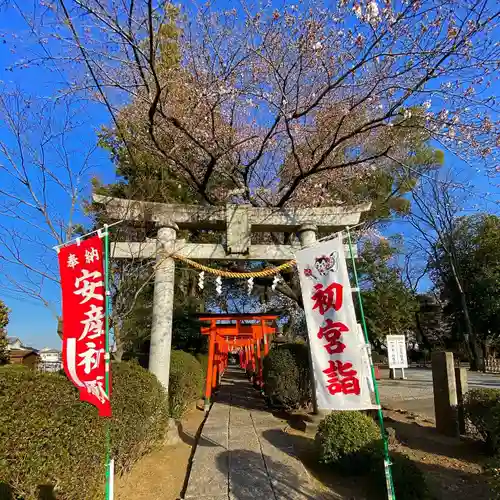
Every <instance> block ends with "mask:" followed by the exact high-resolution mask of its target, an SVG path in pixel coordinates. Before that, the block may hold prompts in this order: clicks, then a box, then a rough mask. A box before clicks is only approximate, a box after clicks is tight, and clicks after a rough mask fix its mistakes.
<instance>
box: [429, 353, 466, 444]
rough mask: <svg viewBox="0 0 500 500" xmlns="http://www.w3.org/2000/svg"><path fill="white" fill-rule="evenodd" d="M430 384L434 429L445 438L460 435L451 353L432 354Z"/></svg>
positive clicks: (453, 365)
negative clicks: (434, 418) (434, 417)
mask: <svg viewBox="0 0 500 500" xmlns="http://www.w3.org/2000/svg"><path fill="white" fill-rule="evenodd" d="M432 384H433V388H434V411H435V415H436V429H437V431H438V432H439V433H441V434H444V435H446V436H452V437H457V436H459V435H460V433H459V425H458V399H457V386H456V382H455V364H454V361H453V353H451V352H434V353H432Z"/></svg>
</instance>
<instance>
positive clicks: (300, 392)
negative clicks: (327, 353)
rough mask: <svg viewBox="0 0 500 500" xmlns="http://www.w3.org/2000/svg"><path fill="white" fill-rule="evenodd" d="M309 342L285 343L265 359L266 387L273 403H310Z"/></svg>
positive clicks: (289, 404) (292, 405) (289, 405)
mask: <svg viewBox="0 0 500 500" xmlns="http://www.w3.org/2000/svg"><path fill="white" fill-rule="evenodd" d="M307 349H308V347H307V345H306V344H283V345H281V346H279V347H276V348H274V349H271V351H270V352H269V354H268V355H267V356H266V358H265V359H264V364H263V377H264V390H265V392H266V395H267V396H268V397H269V398H270V399H271V401H272V402H277V403H280V404H282V405H283V406H284V407H285V408H287V409H293V408H298V407H300V406H305V405H307V404H308V403H309V402H310V400H311V381H310V370H309V355H308V351H307Z"/></svg>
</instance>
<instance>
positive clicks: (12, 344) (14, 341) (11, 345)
mask: <svg viewBox="0 0 500 500" xmlns="http://www.w3.org/2000/svg"><path fill="white" fill-rule="evenodd" d="M14 349H24V346H23V343H22V342H21V339H20V338H18V337H7V350H8V351H12V350H14Z"/></svg>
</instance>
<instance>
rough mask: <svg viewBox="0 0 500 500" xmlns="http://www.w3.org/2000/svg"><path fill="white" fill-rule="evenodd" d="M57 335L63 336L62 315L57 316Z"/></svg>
mask: <svg viewBox="0 0 500 500" xmlns="http://www.w3.org/2000/svg"><path fill="white" fill-rule="evenodd" d="M57 335H59V337H60V338H61V340H62V338H63V319H62V316H58V317H57Z"/></svg>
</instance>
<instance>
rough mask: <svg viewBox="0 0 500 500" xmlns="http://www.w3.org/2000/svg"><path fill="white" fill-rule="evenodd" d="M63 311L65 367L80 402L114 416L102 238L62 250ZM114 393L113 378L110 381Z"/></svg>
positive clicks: (93, 238)
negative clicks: (108, 367) (108, 370)
mask: <svg viewBox="0 0 500 500" xmlns="http://www.w3.org/2000/svg"><path fill="white" fill-rule="evenodd" d="M59 269H60V272H61V288H62V310H63V352H62V356H63V364H64V371H65V372H66V375H67V376H68V378H69V379H70V380H71V381H72V382H73V384H74V385H75V386H76V387H77V388H78V390H79V391H80V399H81V400H82V401H86V402H87V403H90V404H92V405H94V406H96V407H97V408H98V410H99V415H100V416H102V417H111V403H110V401H109V397H108V395H107V394H106V390H105V387H106V386H105V377H106V362H105V348H106V336H105V335H106V334H105V285H104V266H103V247H102V240H101V238H100V237H99V236H93V237H91V238H87V239H85V240H83V241H82V242H81V243H80V244H78V243H75V244H74V245H69V246H64V247H62V248H61V249H60V251H59ZM109 390H110V391H109V392H111V379H110V381H109Z"/></svg>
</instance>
